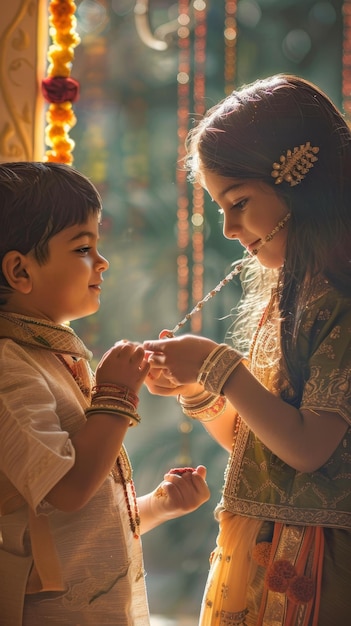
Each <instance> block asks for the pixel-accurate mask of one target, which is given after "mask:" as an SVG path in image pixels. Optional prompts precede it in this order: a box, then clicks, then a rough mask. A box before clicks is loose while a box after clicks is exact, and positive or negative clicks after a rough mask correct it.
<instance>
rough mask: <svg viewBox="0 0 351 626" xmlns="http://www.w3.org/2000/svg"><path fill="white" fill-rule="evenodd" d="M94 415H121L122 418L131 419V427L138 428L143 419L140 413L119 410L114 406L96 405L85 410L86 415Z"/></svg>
mask: <svg viewBox="0 0 351 626" xmlns="http://www.w3.org/2000/svg"><path fill="white" fill-rule="evenodd" d="M94 413H107V414H111V415H117V416H118V415H120V416H121V417H127V418H128V419H129V426H136V425H137V424H140V422H141V417H140V415H138V413H137V412H136V411H135V412H131V411H126V410H125V409H123V408H119V407H117V406H115V405H113V404H94V405H93V406H91V407H88V408H87V409H85V415H86V416H87V417H88V416H89V415H93V414H94Z"/></svg>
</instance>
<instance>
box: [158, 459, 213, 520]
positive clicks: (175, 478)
mask: <svg viewBox="0 0 351 626" xmlns="http://www.w3.org/2000/svg"><path fill="white" fill-rule="evenodd" d="M184 470H185V471H184ZM209 497H210V490H209V488H208V485H207V483H206V468H205V467H204V466H203V465H199V466H198V467H197V468H196V469H194V468H188V467H187V468H180V469H178V470H177V469H175V470H170V472H168V473H166V474H165V475H164V480H163V481H162V483H161V484H160V485H159V486H158V487H157V488H156V489H155V491H154V492H153V493H152V500H151V506H152V508H153V515H154V516H155V517H158V518H160V517H162V518H163V519H164V520H166V519H172V518H175V517H180V516H181V515H185V514H186V513H191V511H195V509H197V508H198V507H199V506H201V504H204V502H207V500H208V499H209Z"/></svg>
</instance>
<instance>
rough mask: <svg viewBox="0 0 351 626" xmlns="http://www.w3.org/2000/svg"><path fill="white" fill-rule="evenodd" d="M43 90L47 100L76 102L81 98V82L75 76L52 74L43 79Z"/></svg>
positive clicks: (59, 102)
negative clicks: (66, 76) (65, 76)
mask: <svg viewBox="0 0 351 626" xmlns="http://www.w3.org/2000/svg"><path fill="white" fill-rule="evenodd" d="M42 92H43V96H44V98H45V100H46V101H47V102H53V103H55V104H57V103H58V104H61V103H62V102H75V101H76V100H78V98H79V83H78V81H76V80H74V78H64V77H63V76H52V77H48V78H44V79H43V80H42Z"/></svg>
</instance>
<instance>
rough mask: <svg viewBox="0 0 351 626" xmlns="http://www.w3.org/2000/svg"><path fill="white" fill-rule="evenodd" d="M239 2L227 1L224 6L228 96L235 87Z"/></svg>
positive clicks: (225, 77) (225, 64) (225, 83)
mask: <svg viewBox="0 0 351 626" xmlns="http://www.w3.org/2000/svg"><path fill="white" fill-rule="evenodd" d="M236 10H237V0H226V1H225V6H224V12H225V17H224V93H225V95H226V96H228V95H229V94H230V93H231V92H232V91H233V89H234V86H235V75H236V43H237V24H236Z"/></svg>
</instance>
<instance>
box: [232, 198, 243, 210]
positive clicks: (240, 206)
mask: <svg viewBox="0 0 351 626" xmlns="http://www.w3.org/2000/svg"><path fill="white" fill-rule="evenodd" d="M246 204H247V198H244V199H243V200H240V202H236V203H235V204H233V205H232V209H236V210H237V211H243V210H244V208H245V207H246Z"/></svg>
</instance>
